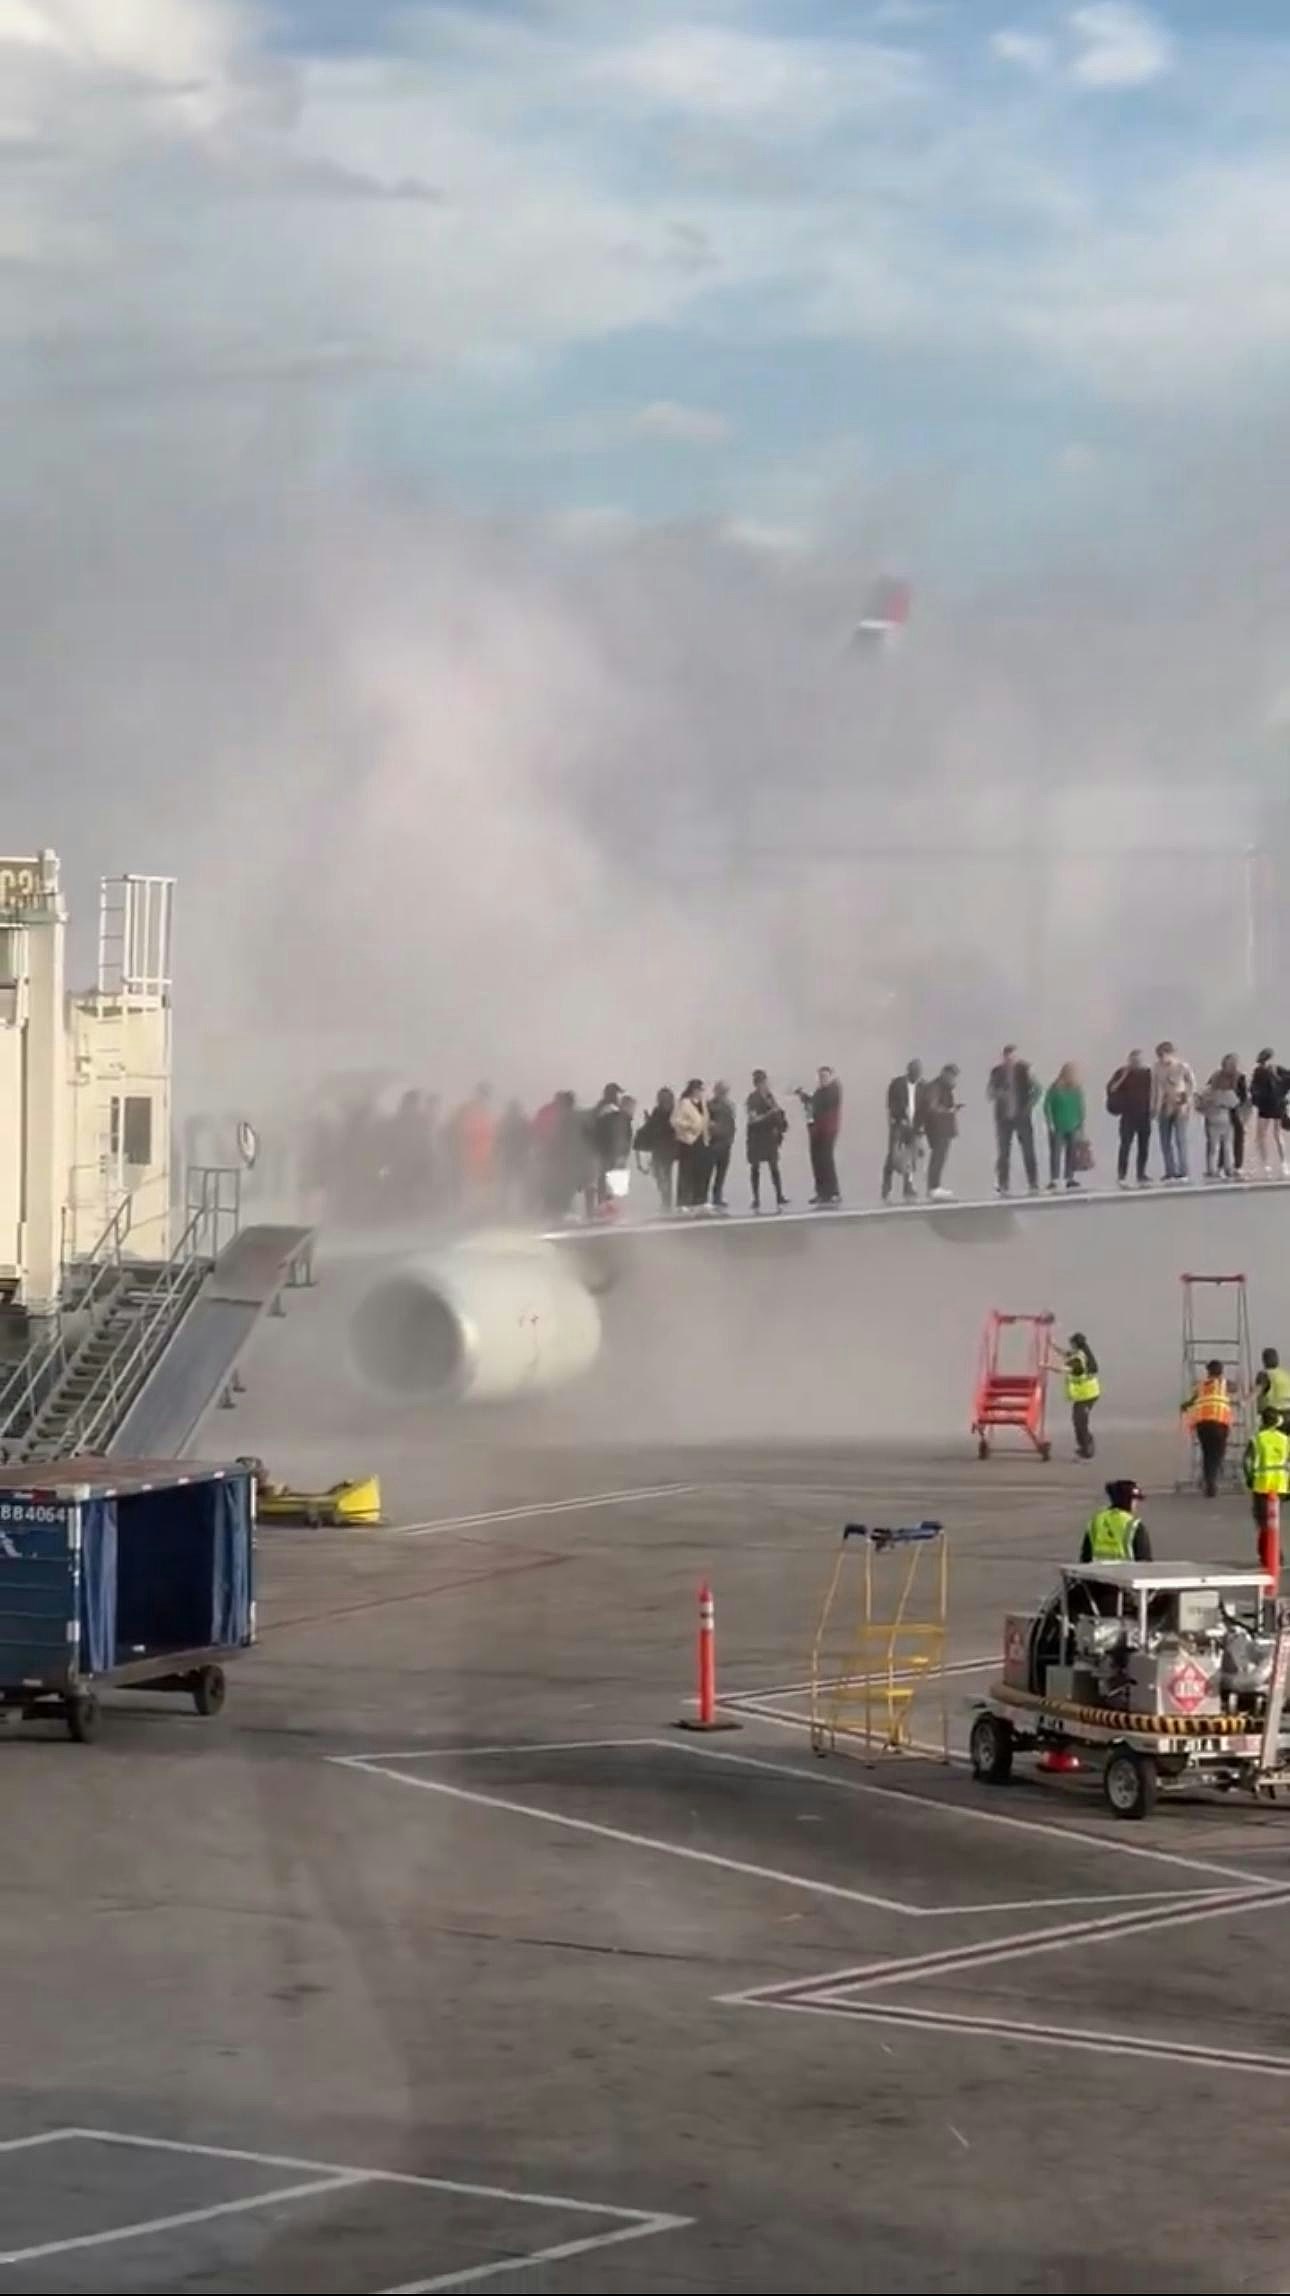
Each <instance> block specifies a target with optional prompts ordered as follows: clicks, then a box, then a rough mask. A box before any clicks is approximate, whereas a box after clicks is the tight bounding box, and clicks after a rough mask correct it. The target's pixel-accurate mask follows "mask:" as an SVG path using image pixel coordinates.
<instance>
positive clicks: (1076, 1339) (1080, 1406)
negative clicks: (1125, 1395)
mask: <svg viewBox="0 0 1290 2296" xmlns="http://www.w3.org/2000/svg"><path fill="white" fill-rule="evenodd" d="M1060 1368H1061V1369H1062V1370H1064V1371H1065V1374H1066V1400H1067V1402H1068V1403H1069V1405H1070V1407H1071V1425H1072V1427H1073V1428H1074V1430H1075V1456H1076V1458H1077V1459H1091V1458H1092V1457H1093V1454H1094V1452H1095V1451H1096V1449H1097V1445H1096V1443H1095V1442H1094V1441H1093V1430H1092V1427H1091V1426H1090V1424H1089V1421H1090V1420H1091V1418H1092V1415H1093V1405H1094V1404H1095V1403H1096V1401H1097V1399H1098V1397H1099V1395H1100V1394H1101V1392H1102V1382H1101V1380H1100V1379H1099V1378H1098V1375H1097V1357H1096V1356H1095V1355H1094V1353H1093V1350H1092V1348H1091V1347H1090V1346H1089V1344H1088V1341H1087V1339H1086V1338H1085V1337H1084V1334H1083V1332H1082V1331H1073V1332H1072V1333H1071V1335H1070V1338H1069V1339H1068V1340H1067V1342H1066V1345H1065V1347H1064V1348H1063V1349H1062V1356H1061V1365H1060Z"/></svg>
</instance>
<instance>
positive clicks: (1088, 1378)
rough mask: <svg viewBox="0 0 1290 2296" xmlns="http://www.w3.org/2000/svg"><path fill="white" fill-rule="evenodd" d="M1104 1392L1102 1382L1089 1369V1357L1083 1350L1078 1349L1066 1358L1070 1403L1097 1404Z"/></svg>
mask: <svg viewBox="0 0 1290 2296" xmlns="http://www.w3.org/2000/svg"><path fill="white" fill-rule="evenodd" d="M1101 1392H1102V1382H1101V1380H1100V1379H1099V1378H1098V1376H1097V1373H1096V1372H1095V1371H1090V1370H1089V1367H1088V1357H1087V1356H1086V1355H1085V1354H1084V1352H1083V1349H1082V1348H1078V1347H1077V1348H1076V1350H1075V1352H1074V1354H1073V1355H1068V1356H1067V1358H1066V1400H1067V1402H1068V1403H1096V1401H1097V1399H1098V1396H1099V1395H1100V1394H1101Z"/></svg>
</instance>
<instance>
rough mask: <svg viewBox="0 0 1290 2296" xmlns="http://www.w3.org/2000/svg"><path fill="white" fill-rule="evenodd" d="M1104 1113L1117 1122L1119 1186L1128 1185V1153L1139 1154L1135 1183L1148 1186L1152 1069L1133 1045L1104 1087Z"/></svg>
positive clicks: (1141, 1186) (1143, 1186)
mask: <svg viewBox="0 0 1290 2296" xmlns="http://www.w3.org/2000/svg"><path fill="white" fill-rule="evenodd" d="M1106 1112H1107V1115H1108V1116H1116V1117H1118V1118H1119V1122H1120V1154H1119V1160H1118V1165H1117V1173H1118V1178H1119V1182H1120V1186H1121V1187H1122V1188H1126V1187H1127V1186H1128V1184H1129V1155H1130V1151H1131V1150H1132V1149H1134V1148H1136V1149H1137V1154H1138V1186H1139V1187H1140V1188H1146V1187H1149V1186H1150V1181H1149V1178H1148V1175H1147V1160H1148V1158H1149V1156H1150V1154H1151V1070H1150V1069H1149V1068H1148V1066H1147V1064H1146V1062H1145V1060H1144V1059H1143V1057H1142V1054H1141V1053H1140V1052H1138V1051H1137V1050H1136V1048H1135V1050H1134V1051H1133V1052H1131V1053H1130V1054H1129V1057H1128V1059H1127V1060H1126V1061H1125V1062H1124V1063H1123V1066H1122V1067H1120V1068H1117V1069H1116V1071H1115V1074H1114V1075H1113V1076H1112V1077H1111V1078H1110V1079H1109V1081H1108V1083H1107V1087H1106Z"/></svg>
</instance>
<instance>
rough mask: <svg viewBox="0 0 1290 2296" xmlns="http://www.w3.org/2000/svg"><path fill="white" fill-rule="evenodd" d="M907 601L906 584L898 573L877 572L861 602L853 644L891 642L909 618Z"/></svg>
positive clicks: (891, 643)
mask: <svg viewBox="0 0 1290 2296" xmlns="http://www.w3.org/2000/svg"><path fill="white" fill-rule="evenodd" d="M910 600H911V591H910V586H909V584H908V582H906V581H905V580H903V578H902V577H901V576H899V575H896V574H881V575H879V577H878V580H877V581H876V582H875V583H874V585H873V588H872V589H871V591H870V592H869V596H868V598H867V600H866V602H865V610H864V613H863V615H862V616H861V618H860V620H859V622H858V623H857V624H856V628H855V633H854V637H853V641H852V642H853V644H855V645H857V646H891V645H894V644H895V642H896V640H897V638H899V636H900V635H901V632H902V631H903V630H904V629H905V627H906V624H907V623H908V621H909V609H910Z"/></svg>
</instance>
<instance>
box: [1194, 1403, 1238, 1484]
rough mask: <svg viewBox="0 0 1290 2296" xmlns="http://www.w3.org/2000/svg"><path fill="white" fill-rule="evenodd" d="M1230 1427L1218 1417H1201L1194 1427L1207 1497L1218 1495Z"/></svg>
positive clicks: (1201, 1477)
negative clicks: (1225, 1425)
mask: <svg viewBox="0 0 1290 2296" xmlns="http://www.w3.org/2000/svg"><path fill="white" fill-rule="evenodd" d="M1229 1433H1230V1429H1228V1428H1226V1427H1224V1425H1223V1424H1222V1421H1221V1420H1219V1419H1202V1420H1200V1421H1199V1423H1198V1425H1197V1428H1196V1446H1197V1449H1198V1450H1199V1452H1200V1479H1201V1483H1202V1485H1203V1487H1204V1492H1205V1496H1206V1498H1207V1499H1216V1498H1217V1497H1218V1486H1219V1483H1220V1482H1221V1480H1222V1475H1223V1461H1224V1460H1225V1459H1226V1457H1227V1438H1228V1435H1229Z"/></svg>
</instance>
